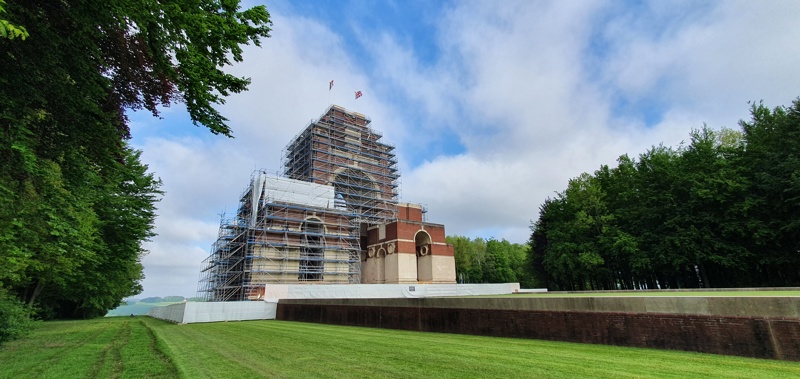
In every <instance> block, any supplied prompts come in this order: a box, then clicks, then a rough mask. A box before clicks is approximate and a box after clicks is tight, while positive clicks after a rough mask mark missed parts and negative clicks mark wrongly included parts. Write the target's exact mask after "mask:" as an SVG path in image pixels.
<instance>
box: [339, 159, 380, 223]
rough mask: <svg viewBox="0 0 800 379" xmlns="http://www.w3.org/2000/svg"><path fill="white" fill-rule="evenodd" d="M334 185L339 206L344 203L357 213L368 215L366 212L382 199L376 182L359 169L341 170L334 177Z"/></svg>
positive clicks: (348, 168)
mask: <svg viewBox="0 0 800 379" xmlns="http://www.w3.org/2000/svg"><path fill="white" fill-rule="evenodd" d="M332 184H333V188H334V190H335V191H336V200H337V201H338V202H339V203H337V204H340V203H342V202H343V203H344V205H345V207H346V208H347V209H348V210H351V211H354V212H356V213H360V214H365V213H368V212H366V210H368V209H369V208H372V207H374V206H375V204H376V200H377V199H379V198H380V190H379V189H378V185H377V183H376V182H375V180H374V179H372V178H371V177H370V176H369V174H367V173H365V172H364V171H361V170H359V169H357V168H352V167H347V168H343V169H340V170H339V171H337V172H336V173H335V174H334V175H333V180H332Z"/></svg>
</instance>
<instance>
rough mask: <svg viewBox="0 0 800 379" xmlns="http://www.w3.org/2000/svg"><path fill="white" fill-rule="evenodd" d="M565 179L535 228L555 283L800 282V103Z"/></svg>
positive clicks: (540, 271) (536, 266) (540, 277)
mask: <svg viewBox="0 0 800 379" xmlns="http://www.w3.org/2000/svg"><path fill="white" fill-rule="evenodd" d="M751 114H752V120H751V121H742V122H741V127H742V130H741V131H738V130H729V129H721V130H718V131H717V130H712V129H710V128H708V127H706V126H703V127H702V128H700V129H697V130H693V131H692V132H691V133H690V141H689V143H688V144H686V145H681V146H680V147H679V148H677V149H672V148H668V147H664V146H654V147H653V148H651V149H649V150H648V151H646V152H645V153H643V154H641V155H639V157H638V159H631V158H629V157H628V156H627V155H624V156H621V157H620V158H619V161H618V162H619V164H618V166H617V167H615V168H609V167H608V166H601V167H600V169H599V170H597V171H595V173H594V175H590V174H588V173H585V174H582V175H581V176H579V177H577V178H574V179H572V180H570V181H569V183H568V185H567V189H566V190H565V191H564V192H561V193H559V194H558V196H557V197H556V198H554V199H546V200H545V202H544V204H543V205H542V207H541V208H540V213H539V218H538V220H537V221H536V222H535V223H533V225H532V226H531V228H532V234H531V239H530V244H531V256H530V257H529V260H528V261H529V262H530V264H529V269H528V271H529V272H530V274H531V276H532V277H533V278H534V281H535V282H536V283H540V284H543V285H546V286H547V287H548V288H551V289H556V290H558V289H560V290H565V289H570V290H571V289H634V288H686V287H743V286H796V285H800V260H799V259H798V254H797V252H798V251H800V243H798V238H797V236H798V235H800V158H798V157H800V101H795V102H794V103H793V104H792V106H791V107H788V108H785V107H778V108H775V109H774V110H770V109H768V108H766V107H765V106H764V105H763V104H758V105H754V106H753V107H752V108H751Z"/></svg>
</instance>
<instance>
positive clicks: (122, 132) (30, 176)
mask: <svg viewBox="0 0 800 379" xmlns="http://www.w3.org/2000/svg"><path fill="white" fill-rule="evenodd" d="M3 4H5V6H3ZM3 11H5V13H3ZM0 14H1V15H2V17H3V19H0V23H1V24H2V27H3V28H5V29H4V30H5V32H4V33H5V34H3V35H2V37H4V38H0V71H2V72H3V73H4V74H3V75H2V76H0V162H2V163H3V164H2V165H0V251H3V254H0V266H2V267H3V270H0V286H2V287H5V288H6V290H7V291H8V292H9V293H11V294H13V295H14V296H15V297H16V298H17V299H19V300H21V301H24V302H25V303H27V304H29V305H30V306H33V307H35V308H36V309H37V312H38V315H39V316H40V317H44V318H72V317H94V316H98V315H102V314H104V313H105V310H107V309H111V308H114V307H116V306H117V305H118V304H119V303H120V301H121V300H122V298H125V297H128V296H131V295H134V294H137V293H139V292H140V291H141V285H140V284H139V282H140V280H141V279H142V266H141V263H140V259H141V257H142V255H143V254H144V253H145V252H144V250H143V249H142V242H143V241H145V240H146V239H147V238H149V237H151V236H152V235H153V233H152V227H153V220H154V217H155V203H156V202H157V200H158V197H159V196H160V191H159V189H158V188H159V184H160V182H159V181H158V180H157V179H156V178H154V177H153V176H152V174H150V173H148V172H147V167H146V166H145V165H143V164H141V162H140V159H139V154H140V153H139V152H137V151H135V150H133V149H131V148H130V147H128V145H127V142H126V140H127V139H128V138H130V132H129V129H128V123H127V117H126V114H125V112H126V110H129V109H134V110H135V109H146V110H148V111H150V112H151V113H152V114H153V115H155V116H158V109H159V107H162V106H169V105H170V104H174V103H176V102H183V103H185V104H186V107H187V110H188V112H189V115H190V117H191V118H192V120H193V122H194V123H195V124H198V125H204V126H205V127H207V128H208V129H209V130H210V131H211V132H212V133H215V134H223V135H226V136H231V135H232V131H231V129H230V128H229V127H228V125H227V124H226V119H225V118H224V117H223V116H222V115H221V114H220V113H219V112H218V111H217V110H216V109H215V106H217V105H219V104H222V103H224V98H225V96H227V95H228V94H230V93H235V92H240V91H243V90H245V89H246V87H247V85H248V83H249V80H248V79H247V78H239V77H236V76H233V75H231V74H228V73H226V72H225V71H224V69H225V66H227V65H230V64H231V63H232V62H237V61H241V60H242V45H243V44H249V43H253V44H256V45H258V44H259V39H260V38H263V37H268V36H269V32H270V25H271V22H270V19H269V13H268V12H267V11H266V9H265V8H264V7H263V6H260V7H253V8H250V9H246V10H241V9H240V7H239V1H238V0H173V1H159V0H141V1H140V0H136V1H134V0H107V1H100V2H98V1H90V0H62V1H49V0H27V1H12V2H9V3H0ZM9 25H12V26H14V28H15V29H11V28H9ZM17 25H19V27H17ZM23 27H24V29H23ZM9 30H12V32H9ZM13 30H17V31H18V32H15V31H13ZM23 32H24V34H20V33H23ZM8 33H12V34H8ZM9 36H11V37H19V38H10V37H9ZM26 36H27V38H24V37H26Z"/></svg>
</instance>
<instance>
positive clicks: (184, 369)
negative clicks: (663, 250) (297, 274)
mask: <svg viewBox="0 0 800 379" xmlns="http://www.w3.org/2000/svg"><path fill="white" fill-rule="evenodd" d="M115 377H116V378H148V377H149V378H171V377H185V378H319V377H322V378H367V377H370V378H418V377H425V378H500V377H535V378H587V377H591V378H689V377H705V378H711V377H714V378H797V377H800V364H799V363H796V362H780V361H771V360H759V359H749V358H739V357H729V356H719V355H711V354H696V353H687V352H676V351H660V350H652V349H636V348H625V347H614V346H602V345H584V344H575V343H565V342H550V341H536V340H524V339H509V338H491V337H480V336H466V335H454V334H437V333H420V332H408V331H397V330H386V329H373V328H355V327H341V326H331V325H320V324H305V323H294V322H285V321H275V320H271V321H248V322H228V323H210V324H191V325H174V324H170V323H167V322H163V321H159V320H155V319H151V318H147V317H135V318H131V317H127V318H124V317H115V318H103V319H97V320H89V321H69V322H47V323H42V324H41V325H40V326H39V327H38V329H37V330H36V331H35V332H34V333H32V334H31V335H30V336H29V337H27V338H26V339H23V340H20V341H15V342H12V343H9V344H7V345H5V346H3V347H2V348H0V378H115Z"/></svg>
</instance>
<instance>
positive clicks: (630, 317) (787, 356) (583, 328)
mask: <svg viewBox="0 0 800 379" xmlns="http://www.w3.org/2000/svg"><path fill="white" fill-rule="evenodd" d="M798 315H800V298H795V297H635V298H631V297H618V298H479V299H475V298H471V299H470V298H442V299H436V298H426V299H334V300H318V299H306V300H281V301H280V302H279V303H278V309H277V319H279V320H291V321H303V322H316V323H326V324H336V325H352V326H367V327H380V328H389V329H404V330H417V331H426V332H442V333H462V334H475V335H486V336H497V337H518V338H533V339H543V340H554V341H568V342H580V343H596V344H607V345H619V346H633V347H649V348H659V349H673V350H686V351H696V352H703V353H715V354H726V355H739V356H746V357H755V358H769V359H782V360H794V361H800V318H798Z"/></svg>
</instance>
